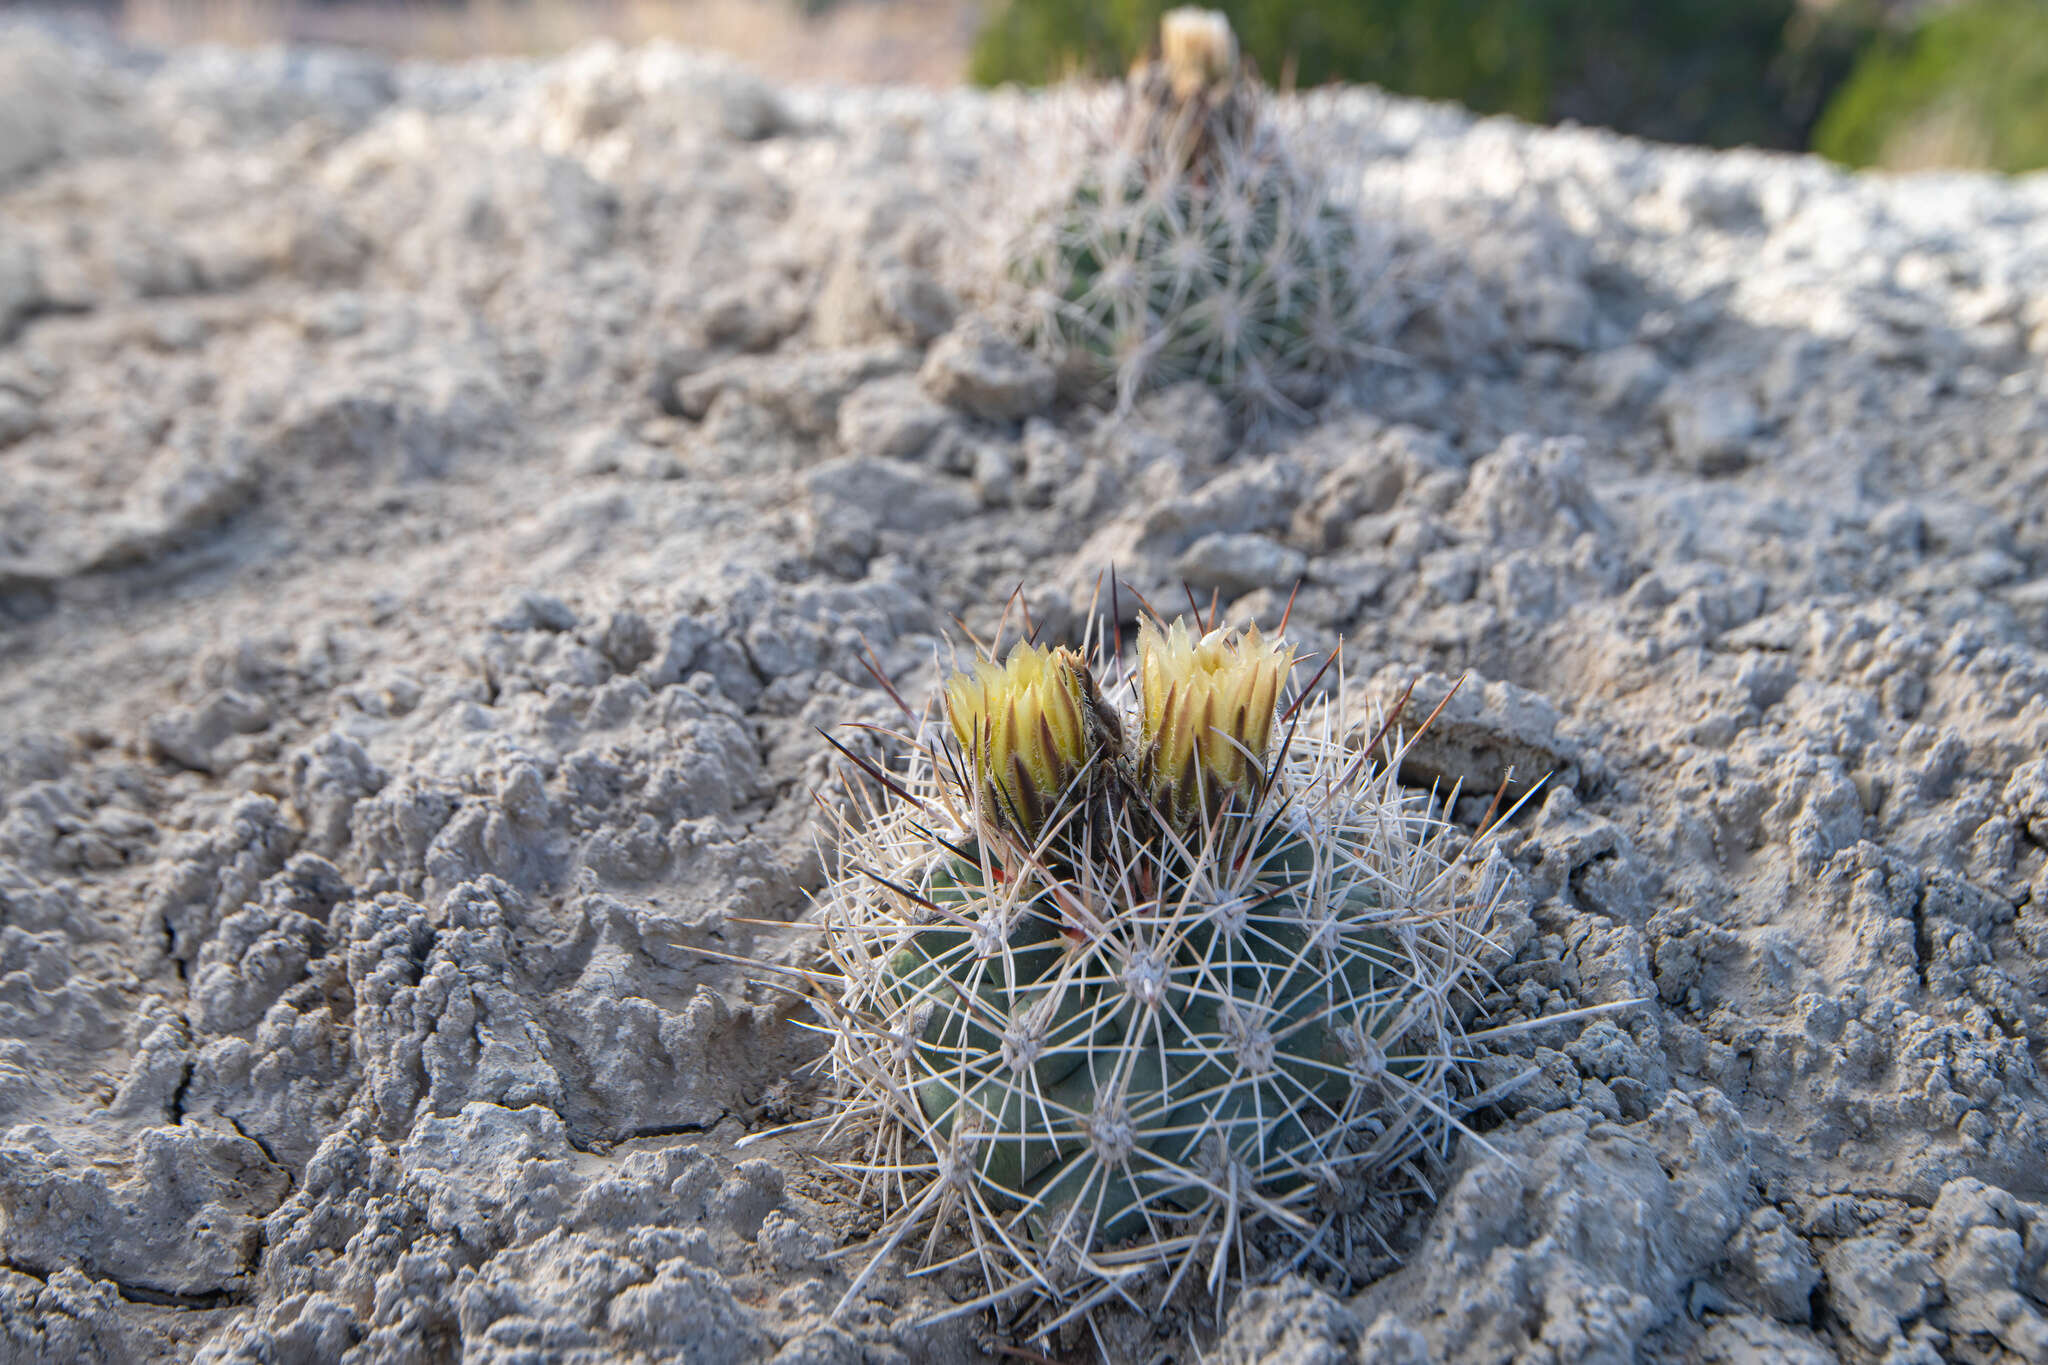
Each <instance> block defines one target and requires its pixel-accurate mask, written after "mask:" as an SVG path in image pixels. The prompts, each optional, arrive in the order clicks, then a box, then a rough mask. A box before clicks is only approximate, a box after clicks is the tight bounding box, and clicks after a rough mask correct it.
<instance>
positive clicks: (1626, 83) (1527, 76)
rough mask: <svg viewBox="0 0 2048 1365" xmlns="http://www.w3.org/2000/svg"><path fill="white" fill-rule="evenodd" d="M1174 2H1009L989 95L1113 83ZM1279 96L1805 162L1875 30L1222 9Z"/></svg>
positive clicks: (990, 54)
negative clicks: (1369, 91) (1403, 97)
mask: <svg viewBox="0 0 2048 1365" xmlns="http://www.w3.org/2000/svg"><path fill="white" fill-rule="evenodd" d="M1170 7H1171V6H1170V5H1169V4H1168V3H1166V2H1165V0H1006V3H1005V4H1004V5H1003V7H1002V8H1001V9H1000V10H998V11H997V12H996V13H995V14H994V16H993V17H992V18H991V20H990V22H989V24H988V26H987V28H985V29H984V30H983V32H982V34H981V37H980V39H979V41H978V43H977V44H976V47H975V51H974V55H973V59H972V64H971V68H970V70H971V74H972V76H973V78H974V79H975V80H976V81H978V82H980V83H982V84H986V85H993V84H997V83H1000V82H1003V81H1022V82H1025V83H1028V84H1036V83H1041V82H1046V81H1052V80H1057V79H1060V78H1061V77H1064V76H1068V75H1076V74H1088V75H1114V74H1117V73H1120V72H1122V71H1123V70H1125V69H1126V68H1128V67H1129V65H1130V64H1131V62H1132V61H1134V60H1135V59H1137V58H1138V57H1139V56H1140V55H1142V54H1143V53H1144V52H1145V51H1146V50H1147V49H1148V48H1149V47H1150V45H1151V43H1152V38H1153V33H1154V32H1155V30H1156V28H1157V24H1158V20H1159V15H1160V14H1161V13H1162V12H1163V11H1164V10H1166V9H1168V8H1170ZM1215 7H1216V8H1219V9H1221V10H1223V11H1224V12H1225V13H1226V14H1228V15H1229V16H1230V21H1231V24H1232V25H1233V26H1234V27H1235V28H1236V30H1237V33H1238V37H1239V40H1240V41H1241V42H1242V44H1243V46H1244V50H1245V51H1246V53H1248V54H1249V55H1250V56H1251V57H1252V59H1253V61H1254V62H1255V63H1256V64H1257V66H1258V69H1259V71H1260V73H1261V74H1262V75H1264V76H1265V77H1266V79H1267V80H1269V81H1276V82H1283V83H1284V82H1288V81H1291V82H1292V83H1294V84H1297V85H1303V86H1307V85H1317V84H1321V83H1322V82H1324V81H1329V80H1345V81H1369V82H1372V83H1373V84H1376V85H1380V86H1383V87H1385V88H1386V89H1389V90H1394V91H1398V92H1400V93H1402V94H1408V95H1420V96H1424V97H1426V98H1430V99H1447V100H1457V101H1458V102H1460V103H1462V104H1465V105H1467V106H1468V107H1470V108H1473V109H1476V110H1479V111H1481V112H1482V113H1507V114H1515V115H1518V116H1520V117H1522V118H1526V119H1532V120H1541V121H1551V120H1557V119H1567V118H1570V119H1577V120H1579V121H1580V122H1584V123H1594V124H1599V125H1602V126H1605V127H1610V128H1617V129H1620V130H1622V131H1624V132H1630V133H1636V134H1640V135H1642V136H1645V137H1655V138H1663V139H1667V140H1671V141H1680V142H1701V143H1707V144H1709V145H1713V146H1734V145H1737V144H1741V143H1752V144H1756V145H1759V146H1766V147H1803V146H1805V145H1806V140H1807V135H1808V133H1809V131H1810V129H1811V127H1812V124H1813V120H1814V118H1815V117H1816V116H1817V115H1818V113H1819V110H1820V108H1821V104H1822V102H1823V100H1824V99H1825V98H1826V96H1827V94H1828V93H1829V92H1830V91H1831V90H1832V89H1833V87H1834V85H1835V84H1836V83H1837V82H1839V81H1840V79H1841V78H1842V76H1843V75H1844V74H1845V73H1846V72H1847V70H1848V68H1849V65H1850V63H1851V61H1852V60H1853V59H1854V53H1855V50H1856V46H1857V44H1858V42H1859V41H1860V39H1861V38H1862V36H1863V34H1864V32H1865V31H1866V26H1865V25H1864V24H1863V23H1862V21H1861V20H1860V18H1856V17H1852V16H1853V15H1860V13H1861V8H1860V4H1854V3H1852V4H1846V5H1844V4H1838V5H1836V6H1834V7H1832V8H1830V9H1827V10H1824V11H1816V10H1814V9H1812V8H1810V7H1808V6H1803V5H1800V4H1799V3H1798V2H1797V0H1217V3H1216V4H1215Z"/></svg>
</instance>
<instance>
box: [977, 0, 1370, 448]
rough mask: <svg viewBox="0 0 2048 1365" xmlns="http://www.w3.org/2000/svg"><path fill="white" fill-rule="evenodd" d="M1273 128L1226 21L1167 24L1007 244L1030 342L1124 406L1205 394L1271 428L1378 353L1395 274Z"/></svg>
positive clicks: (1207, 15) (1170, 20)
mask: <svg viewBox="0 0 2048 1365" xmlns="http://www.w3.org/2000/svg"><path fill="white" fill-rule="evenodd" d="M1265 114H1266V95H1265V93H1264V91H1263V89H1262V88H1261V87H1260V86H1259V85H1258V83H1257V82H1256V81H1255V80H1254V79H1253V78H1252V77H1251V76H1249V75H1248V74H1246V73H1245V72H1244V71H1243V70H1242V69H1241V63H1240V60H1239V57H1238V51H1237V43H1236V40H1235V38H1234V37H1233V36H1232V34H1231V30H1230V25H1229V23H1228V21H1227V20H1225V19H1224V17H1223V16H1222V15H1221V14H1219V13H1216V12H1214V11H1205V10H1195V9H1181V10H1175V11H1173V12H1172V13H1169V14H1168V15H1167V16H1166V17H1165V19H1164V20H1163V21H1162V24H1161V56H1160V58H1159V60H1157V61H1154V62H1152V63H1150V64H1148V65H1145V66H1142V67H1140V68H1139V69H1138V70H1137V71H1135V72H1134V73H1133V74H1132V76H1131V78H1130V82H1129V84H1128V86H1127V89H1126V92H1125V98H1124V100H1123V103H1122V107H1121V109H1120V111H1119V112H1118V114H1117V115H1116V116H1115V118H1114V119H1113V121H1112V122H1111V124H1110V125H1109V126H1108V127H1107V128H1106V129H1104V130H1103V131H1102V132H1101V133H1100V134H1099V135H1098V136H1096V137H1094V138H1092V139H1089V140H1088V141H1087V142H1086V143H1084V146H1085V148H1086V150H1085V151H1084V153H1083V155H1082V157H1081V158H1080V161H1079V163H1078V165H1077V166H1076V168H1075V169H1074V171H1073V172H1072V173H1071V175H1070V176H1069V177H1067V179H1066V182H1065V183H1064V185H1063V186H1062V187H1061V188H1060V189H1059V190H1058V192H1057V197H1056V198H1054V199H1052V200H1051V201H1050V202H1049V203H1047V204H1046V205H1045V206H1044V207H1043V208H1041V209H1040V210H1039V211H1037V212H1036V213H1033V214H1030V215H1029V216H1028V225H1027V226H1026V227H1025V229H1024V230H1023V231H1022V232H1021V233H1019V234H1018V235H1017V236H1016V237H1015V238H1014V239H1013V240H1012V241H1011V242H1010V243H1009V244H1008V246H1007V248H1006V255H1007V273H1008V276H1009V278H1010V279H1011V280H1013V281H1014V282H1015V283H1016V284H1017V285H1019V286H1020V287H1021V294H1022V299H1023V303H1022V308H1021V315H1022V325H1023V328H1024V330H1025V331H1026V332H1027V333H1028V334H1029V336H1030V337H1031V338H1032V339H1033V340H1034V341H1035V342H1036V343H1037V344H1038V346H1039V347H1040V349H1041V350H1042V351H1044V352H1045V353H1047V354H1048V355H1049V356H1050V357H1051V358H1052V359H1053V360H1055V361H1056V362H1058V363H1059V365H1060V366H1061V368H1062V369H1063V371H1064V372H1065V373H1067V374H1068V375H1069V376H1070V377H1072V378H1075V379H1078V380H1079V381H1080V383H1081V384H1082V385H1083V386H1088V387H1095V388H1100V389H1106V390H1113V392H1114V396H1115V400H1116V403H1117V405H1118V406H1119V407H1120V408H1126V407H1128V406H1130V404H1131V403H1133V402H1134V401H1135V400H1136V399H1137V398H1138V397H1139V396H1140V395H1141V394H1143V393H1144V392H1146V391H1147V390H1150V389H1153V388H1157V387H1160V386H1162V385H1167V384H1173V383H1178V382H1182V381H1186V380H1200V381H1202V382H1204V383H1206V384H1208V385H1209V386H1210V387H1211V388H1212V389H1213V390H1214V391H1215V392H1216V393H1217V394H1218V396H1219V397H1221V398H1222V399H1223V400H1224V402H1225V404H1226V406H1227V407H1228V408H1229V409H1230V410H1231V412H1232V413H1233V415H1234V416H1235V417H1236V418H1237V419H1238V420H1240V421H1241V422H1242V423H1244V424H1245V425H1247V426H1257V425H1259V424H1261V423H1263V422H1264V421H1266V420H1268V419H1270V418H1272V417H1274V416H1276V415H1282V414H1290V415H1291V414H1296V413H1298V412H1299V411H1300V410H1301V409H1302V408H1304V407H1305V406H1307V405H1308V404H1310V403H1312V402H1313V401H1314V400H1315V398H1316V397H1317V395H1318V394H1319V392H1320V391H1321V389H1322V388H1323V387H1324V386H1325V385H1326V383H1327V381H1328V379H1329V377H1330V376H1332V375H1334V374H1336V373H1339V372H1341V371H1342V370H1344V369H1345V368H1347V367H1349V366H1350V365H1352V364H1354V363H1355V362H1356V361H1357V360H1358V359H1359V358H1360V357H1361V356H1362V355H1364V354H1366V352H1367V351H1368V350H1369V341H1370V338H1371V335H1372V333H1373V331H1374V328H1373V325H1372V320H1373V314H1374V310H1373V308H1372V306H1371V305H1372V304H1373V302H1374V299H1375V297H1376V293H1377V283H1378V281H1379V279H1380V278H1381V276H1382V274H1383V271H1382V269H1381V267H1380V266H1379V265H1378V264H1377V263H1376V261H1375V258H1374V256H1373V253H1372V252H1371V251H1369V250H1368V249H1367V242H1366V236H1365V234H1364V233H1363V231H1362V230H1361V226H1360V223H1359V221H1358V220H1357V218H1356V217H1355V216H1354V215H1353V213H1352V212H1351V211H1350V210H1349V209H1348V208H1347V207H1345V206H1344V205H1343V204H1340V203H1338V202H1336V201H1335V199H1333V197H1332V195H1331V193H1330V188H1329V186H1328V185H1327V183H1326V182H1325V181H1324V179H1323V178H1322V177H1321V176H1320V175H1319V174H1317V173H1315V172H1314V171H1313V170H1311V169H1310V168H1309V167H1308V166H1306V165H1303V164H1301V163H1300V162H1298V161H1297V160H1296V159H1295V158H1294V157H1293V155H1292V154H1291V153H1290V150H1289V148H1288V145H1287V142H1286V139H1285V138H1283V137H1282V136H1281V135H1280V133H1279V131H1278V130H1277V129H1275V128H1274V127H1273V126H1272V124H1271V122H1270V120H1269V119H1267V118H1266V117H1265Z"/></svg>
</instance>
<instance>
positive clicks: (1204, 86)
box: [1159, 5, 1237, 100]
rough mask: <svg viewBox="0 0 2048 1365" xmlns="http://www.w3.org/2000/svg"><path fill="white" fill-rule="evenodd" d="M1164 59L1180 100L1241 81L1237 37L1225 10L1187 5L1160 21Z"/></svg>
mask: <svg viewBox="0 0 2048 1365" xmlns="http://www.w3.org/2000/svg"><path fill="white" fill-rule="evenodd" d="M1159 50H1160V59H1161V61H1162V62H1163V63H1164V64H1165V66H1166V72H1167V78H1168V80H1169V81H1170V82H1171V83H1172V86H1173V93H1174V97H1175V98H1176V99H1180V100H1189V99H1193V98H1194V97H1195V96H1196V95H1198V94H1200V93H1201V92H1202V91H1204V90H1208V89H1211V88H1218V87H1224V86H1227V85H1228V84H1229V83H1230V82H1232V81H1234V80H1236V79H1237V35H1236V34H1235V33H1233V32H1231V30H1230V20H1229V19H1228V18H1227V17H1225V15H1224V13H1223V11H1221V10H1214V9H1198V8H1196V7H1195V6H1192V5H1184V6H1182V7H1181V8H1179V9H1175V10H1168V11H1167V12H1166V13H1165V14H1164V15H1162V16H1161V17H1160V20H1159Z"/></svg>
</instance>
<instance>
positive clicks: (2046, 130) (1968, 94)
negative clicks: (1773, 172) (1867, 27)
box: [1813, 0, 2048, 171]
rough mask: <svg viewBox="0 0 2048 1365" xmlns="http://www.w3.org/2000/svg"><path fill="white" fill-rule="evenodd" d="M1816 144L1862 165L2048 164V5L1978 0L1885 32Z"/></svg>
mask: <svg viewBox="0 0 2048 1365" xmlns="http://www.w3.org/2000/svg"><path fill="white" fill-rule="evenodd" d="M1813 149H1814V150H1815V151H1817V152H1820V153H1822V154H1823V155H1825V156H1830V157H1833V158H1834V159H1835V160H1837V161H1844V162H1847V163H1848V164H1850V165H1852V166H1873V165H1890V166H1897V167H1901V168H1911V167H1917V166H1929V165H1976V166H1988V167H1994V168H1996V169H1999V170H2004V171H2029V170H2039V169H2041V168H2043V167H2048V4H2044V3H2043V2H2042V0H1968V2H1967V3H1963V4H1959V5H1956V6H1954V7H1952V8H1949V9H1944V10H1939V11H1937V12H1935V13H1933V14H1932V15H1930V16H1929V17H1928V18H1927V19H1926V20H1925V21H1924V22H1923V23H1921V24H1920V25H1919V27H1917V28H1915V29H1914V30H1913V31H1911V32H1910V33H1907V34H1902V35H1891V36H1887V37H1883V38H1880V39H1878V40H1876V41H1875V42H1873V43H1872V44H1871V45H1870V47H1869V48H1868V50H1867V51H1865V53H1864V54H1863V56H1862V58H1861V59H1860V60H1858V62H1857V63H1856V67H1855V70H1854V71H1853V72H1852V73H1851V75H1850V76H1849V79H1848V80H1847V82H1846V83H1844V85H1843V86H1842V88H1841V90H1840V91H1839V92H1838V93H1837V94H1836V95H1835V97H1834V99H1833V101H1832V102H1831V103H1830V104H1829V105H1828V108H1827V112H1826V114H1825V115H1824V116H1823V117H1822V119H1821V120H1820V123H1819V125H1818V126H1817V127H1816V128H1815V129H1814V137H1813Z"/></svg>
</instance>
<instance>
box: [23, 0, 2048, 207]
mask: <svg viewBox="0 0 2048 1365" xmlns="http://www.w3.org/2000/svg"><path fill="white" fill-rule="evenodd" d="M1168 7H1169V6H1168V4H1167V3H1166V0H445V2H444V3H434V2H433V0H74V2H73V3H68V4H60V5H51V4H47V3H46V4H42V5H39V6H20V5H17V6H13V8H15V9H16V10H17V11H18V12H19V11H24V10H29V9H34V10H38V11H40V12H42V13H45V14H56V15H59V16H61V18H62V19H63V20H64V21H65V22H73V23H85V24H92V25H103V26H105V27H107V28H109V29H111V30H113V31H114V32H116V33H118V34H119V35H121V36H122V37H125V38H128V39H131V40H134V41H138V42H143V43H148V44H159V45H160V44H173V43H190V42H200V41H215V42H225V43H234V44H245V45H261V44H268V43H275V42H280V41H284V42H322V43H337V44H344V45H348V46H353V47H363V48H370V49H375V50H379V51H384V52H388V53H393V54H397V55H403V56H415V57H426V58H438V59H451V58H458V57H468V56H480V55H508V56H539V55H545V54H548V53H553V52H559V51H562V50H565V49H567V48H570V47H573V46H575V45H576V44H578V43H581V42H585V41H588V40H590V39H593V38H601V37H603V38H612V39H616V40H618V41H620V42H626V43H632V42H638V41H643V40H646V39H651V38H669V39H673V40H675V41H677V42H681V43H686V44H690V45H693V46H698V47H706V48H714V49H718V50H721V51H725V52H728V53H731V54H733V55H735V56H737V57H740V58H742V59H743V60H745V61H747V62H749V63H751V64H753V65H754V66H755V67H756V68H758V69H759V70H761V71H762V72H763V73H764V74H767V75H770V76H773V77H776V78H779V79H785V80H827V81H844V82H884V81H887V82H914V83H918V84H924V85H935V86H942V85H950V84H957V83H961V82H976V83H981V84H997V83H1001V82H1005V81H1019V82H1024V83H1027V84H1036V83H1043V82H1047V81H1053V80H1058V79H1060V78H1062V77H1064V76H1068V75H1074V74H1098V75H1106V74H1111V73H1115V72H1118V71H1121V70H1123V69H1124V68H1125V67H1127V66H1128V65H1129V64H1130V62H1131V61H1132V59H1133V58H1134V57H1135V56H1136V55H1137V54H1138V52H1139V50H1140V48H1141V46H1142V45H1143V43H1144V42H1145V41H1146V40H1147V39H1148V38H1149V35H1150V34H1151V33H1152V32H1153V31H1154V25H1155V21H1156V20H1157V17H1158V15H1159V13H1160V12H1161V11H1162V10H1163V9H1166V8H1168ZM1217 7H1218V8H1221V9H1223V10H1224V11H1226V12H1227V13H1228V14H1229V15H1230V18H1231V20H1232V22H1233V24H1234V25H1235V26H1236V28H1237V31H1238V33H1239V34H1240V35H1241V36H1242V38H1243V41H1244V45H1245V48H1246V50H1247V51H1248V52H1249V53H1250V54H1251V56H1252V57H1253V58H1254V60H1255V61H1256V62H1257V64H1258V67H1259V70H1260V71H1261V72H1262V73H1263V74H1264V75H1265V77H1266V78H1267V80H1269V81H1270V82H1272V83H1274V84H1276V85H1279V86H1282V87H1297V88H1298V87H1305V86H1312V85H1316V84H1320V83H1322V82H1325V81H1331V80H1345V81H1367V82H1372V83H1374V84H1377V85H1381V86H1384V87H1386V88H1387V89H1390V90H1394V91H1398V92H1401V93H1404V94H1412V95H1421V96H1425V97H1428V98H1432V99H1443V100H1455V101H1457V102H1459V103H1462V104H1465V105H1467V106H1469V107H1470V108H1472V109H1475V110H1478V111H1480V112H1482V113H1508V114H1513V115H1516V116H1517V117H1520V118H1524V119H1530V120H1533V121H1538V122H1559V121H1564V120H1576V121H1578V122H1581V123H1588V124H1597V125H1600V126H1603V127H1609V128H1615V129H1619V130H1621V131H1623V132H1628V133H1634V134H1638V135H1641V136H1644V137H1652V138H1659V139H1663V140H1666V141H1672V142H1688V143H1698V144H1702V145H1706V146H1714V147H1730V146H1739V145H1751V146H1759V147H1769V148H1780V149H1785V150H1795V151H1807V150H1810V151H1815V152H1819V153H1821V154H1823V155H1825V156H1829V157H1832V158H1834V159H1836V160H1838V161H1842V162H1844V163H1847V164H1850V165H1855V166H1880V167H1885V168H1890V169H1902V170H1903V169H1926V168H1931V167H1944V166H1948V167H1967V168H1988V169H1997V170H2004V171H2014V172H2017V171H2026V170H2033V169H2037V168H2041V167H2044V166H2048V0H1221V3H1219V4H1217Z"/></svg>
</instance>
